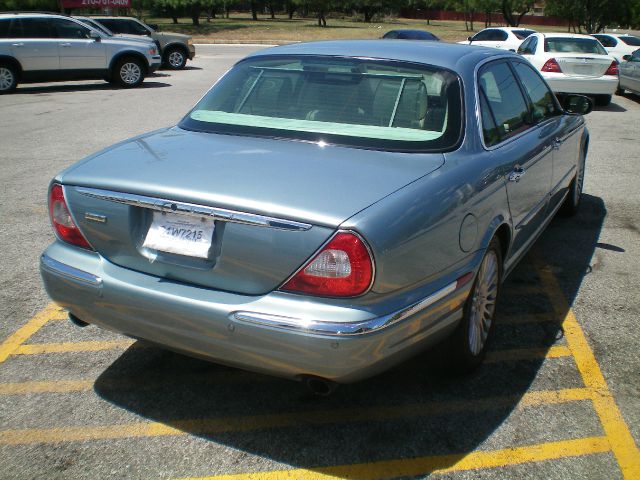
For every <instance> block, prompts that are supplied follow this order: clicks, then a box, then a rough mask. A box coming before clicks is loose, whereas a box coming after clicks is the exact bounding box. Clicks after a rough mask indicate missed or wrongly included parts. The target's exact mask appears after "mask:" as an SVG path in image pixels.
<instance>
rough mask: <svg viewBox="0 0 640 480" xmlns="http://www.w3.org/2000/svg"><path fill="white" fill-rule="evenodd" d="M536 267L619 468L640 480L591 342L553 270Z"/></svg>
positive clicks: (635, 452) (636, 458)
mask: <svg viewBox="0 0 640 480" xmlns="http://www.w3.org/2000/svg"><path fill="white" fill-rule="evenodd" d="M535 263H536V269H537V270H538V274H539V275H540V279H541V281H542V284H543V285H545V287H546V290H547V295H548V297H549V299H550V300H551V303H552V304H553V307H554V310H555V311H556V313H557V314H558V315H565V317H564V322H563V324H562V326H563V330H564V335H565V338H566V340H567V345H568V346H569V348H570V349H571V352H572V353H573V357H574V358H575V362H576V366H577V367H578V370H579V371H580V374H581V376H582V380H583V381H584V384H585V386H586V387H587V388H589V389H591V390H592V391H593V392H594V395H593V405H594V407H595V409H596V412H597V414H598V416H599V417H600V422H601V423H602V427H603V429H604V432H605V434H606V436H607V439H608V440H609V443H610V444H611V450H612V451H613V454H614V455H615V457H616V460H617V461H618V464H619V465H620V470H621V471H622V474H623V476H624V478H626V479H629V480H637V479H640V450H639V449H638V447H637V446H636V443H635V441H634V439H633V437H632V435H631V432H630V431H629V427H628V426H627V424H626V423H625V421H624V419H623V418H622V414H621V413H620V409H619V408H618V405H617V404H616V402H615V399H614V398H613V395H612V394H611V391H610V390H609V387H608V385H607V382H606V380H605V379H604V376H603V375H602V372H601V370H600V366H599V365H598V362H597V360H596V357H595V355H594V354H593V351H592V350H591V347H590V346H589V342H588V341H587V339H586V337H585V335H584V332H583V331H582V328H581V327H580V324H579V323H578V320H577V319H576V317H575V315H574V314H573V311H572V310H571V308H570V307H569V304H568V303H567V300H566V299H565V297H564V295H563V293H562V290H561V288H560V285H559V283H558V280H557V279H556V277H555V276H554V275H553V273H552V271H551V269H550V268H549V267H547V266H543V265H542V264H541V262H540V261H539V260H538V259H535Z"/></svg>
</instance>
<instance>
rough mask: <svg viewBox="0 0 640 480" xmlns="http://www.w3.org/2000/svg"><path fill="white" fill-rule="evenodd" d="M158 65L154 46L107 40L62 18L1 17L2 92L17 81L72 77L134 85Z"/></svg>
mask: <svg viewBox="0 0 640 480" xmlns="http://www.w3.org/2000/svg"><path fill="white" fill-rule="evenodd" d="M160 64H161V57H160V54H159V52H158V51H157V47H156V46H155V45H153V44H151V43H141V42H139V41H128V40H126V39H122V38H116V37H109V36H107V35H105V34H103V33H102V32H99V31H98V30H95V29H93V28H92V27H89V26H87V25H85V24H83V23H82V22H80V21H78V20H75V19H73V18H70V17H67V16H64V15H54V14H33V13H31V14H30V13H24V14H23V13H18V14H16V13H12V14H0V93H4V92H8V91H11V90H13V89H15V88H16V86H17V84H18V82H34V81H54V80H76V79H99V78H104V79H105V80H107V81H109V82H112V83H115V84H118V85H120V86H122V87H135V86H138V85H140V84H141V83H142V81H143V80H144V78H145V76H146V75H147V74H149V73H151V72H154V71H155V70H157V69H158V68H159V67H160Z"/></svg>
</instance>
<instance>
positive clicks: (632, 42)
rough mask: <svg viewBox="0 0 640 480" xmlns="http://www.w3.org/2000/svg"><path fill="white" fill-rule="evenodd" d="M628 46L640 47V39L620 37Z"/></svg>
mask: <svg viewBox="0 0 640 480" xmlns="http://www.w3.org/2000/svg"><path fill="white" fill-rule="evenodd" d="M618 38H619V39H620V40H622V41H623V42H624V43H626V44H627V45H631V46H632V47H640V37H618Z"/></svg>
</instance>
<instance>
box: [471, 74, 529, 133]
mask: <svg viewBox="0 0 640 480" xmlns="http://www.w3.org/2000/svg"><path fill="white" fill-rule="evenodd" d="M478 81H479V85H478V89H479V91H480V97H482V96H483V95H484V97H485V98H486V100H487V104H488V108H489V109H490V111H491V113H492V115H493V117H492V118H493V119H494V120H495V125H496V128H497V135H498V136H499V138H500V140H505V139H507V138H509V137H512V136H514V135H517V134H519V133H520V132H523V131H524V130H526V129H527V128H529V125H528V122H527V120H528V118H529V109H528V107H527V103H526V101H525V99H524V97H523V96H522V91H521V90H520V87H519V86H518V82H517V80H516V78H515V77H514V75H513V73H512V71H511V69H510V68H509V66H508V65H507V63H505V62H500V63H490V64H488V65H486V66H484V67H482V68H481V69H480V72H479V77H478ZM484 121H485V120H484V119H483V122H484ZM483 130H486V126H485V124H484V123H483Z"/></svg>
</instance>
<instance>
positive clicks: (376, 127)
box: [180, 56, 462, 151]
mask: <svg viewBox="0 0 640 480" xmlns="http://www.w3.org/2000/svg"><path fill="white" fill-rule="evenodd" d="M460 97H461V91H460V82H459V78H458V77H457V76H456V75H455V74H453V73H451V72H450V71H448V70H444V69H442V68H437V67H430V66H427V65H418V64H411V63H403V62H388V61H378V60H371V59H354V58H342V57H316V56H297V57H292V56H286V57H285V56H277V57H276V56H272V57H260V58H257V59H255V58H249V59H246V60H244V61H241V62H240V63H238V64H237V65H236V66H235V67H234V68H233V69H232V70H231V71H230V72H229V73H227V74H226V75H225V76H224V77H223V78H222V79H221V80H220V81H219V82H218V83H217V84H216V85H215V86H214V87H213V88H212V89H211V90H210V91H209V93H207V95H206V96H205V97H204V98H203V99H202V100H201V101H200V102H199V103H198V104H197V105H196V106H195V107H194V109H193V110H192V111H191V112H190V113H189V114H188V115H187V116H186V117H185V118H184V119H183V120H182V122H181V123H180V126H181V127H183V128H187V129H190V130H198V131H206V132H215V133H229V134H237V135H252V136H268V137H277V138H291V139H300V140H309V141H324V142H326V143H335V144H341V145H350V146H356V147H361V148H373V149H382V150H406V151H443V150H448V149H451V148H453V147H454V146H455V145H456V144H457V142H458V139H459V137H460V133H461V118H462V114H461V100H460Z"/></svg>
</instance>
